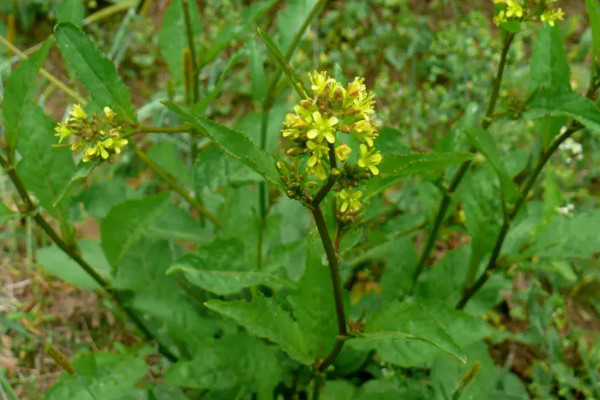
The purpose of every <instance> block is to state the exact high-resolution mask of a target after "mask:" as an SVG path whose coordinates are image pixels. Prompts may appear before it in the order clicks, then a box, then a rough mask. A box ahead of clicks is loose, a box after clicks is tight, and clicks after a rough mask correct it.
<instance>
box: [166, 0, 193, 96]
mask: <svg viewBox="0 0 600 400" xmlns="http://www.w3.org/2000/svg"><path fill="white" fill-rule="evenodd" d="M188 4H189V8H190V22H191V26H192V34H193V37H194V43H195V46H196V48H195V49H194V50H195V54H197V55H198V54H200V41H199V40H198V39H199V37H200V35H201V34H202V20H201V19H200V14H199V12H198V5H197V3H196V2H195V1H188ZM158 43H159V45H160V52H161V54H162V56H163V58H164V59H165V61H166V62H167V65H168V67H169V71H170V72H171V79H172V80H173V81H174V82H175V83H177V84H180V83H181V82H182V81H183V50H184V49H186V48H188V41H187V34H186V29H185V19H184V14H183V3H182V1H181V0H173V1H172V2H171V4H169V7H168V8H167V9H166V11H165V13H164V16H163V20H162V25H161V27H160V30H159V31H158Z"/></svg>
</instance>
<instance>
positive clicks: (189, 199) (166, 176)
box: [131, 142, 221, 227]
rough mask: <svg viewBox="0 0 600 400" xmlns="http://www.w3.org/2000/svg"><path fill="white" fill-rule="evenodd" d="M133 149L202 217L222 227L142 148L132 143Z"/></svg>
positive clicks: (215, 218)
mask: <svg viewBox="0 0 600 400" xmlns="http://www.w3.org/2000/svg"><path fill="white" fill-rule="evenodd" d="M131 148H132V149H133V152H134V153H135V155H136V156H137V157H138V158H139V159H140V160H142V161H143V162H144V163H145V164H146V165H147V166H148V167H149V168H150V169H151V170H152V171H154V172H155V173H156V174H157V175H158V176H159V177H160V178H161V179H162V180H163V181H164V182H165V183H166V184H167V185H168V186H169V187H170V188H171V189H173V191H175V192H176V193H177V194H179V195H180V196H181V197H183V198H184V199H185V200H186V201H187V202H188V203H189V204H190V205H191V206H192V207H194V208H195V209H196V211H198V213H199V214H200V215H204V216H205V217H206V218H208V219H210V220H211V221H212V223H213V224H215V225H216V226H217V227H220V226H221V223H220V222H219V220H218V219H217V217H215V216H214V215H213V214H212V213H211V212H210V211H208V210H207V209H206V208H204V206H203V205H202V204H200V203H199V202H198V201H197V200H196V199H195V198H194V197H192V196H190V194H189V193H188V192H187V191H186V190H185V189H184V188H183V187H181V186H179V184H178V183H177V181H176V180H175V179H174V178H173V177H172V176H171V175H169V173H168V172H166V171H165V170H163V169H162V168H161V167H159V166H158V164H156V163H155V162H154V161H152V160H151V159H150V157H148V155H147V154H146V153H144V152H143V151H142V150H140V148H139V147H137V145H136V144H135V143H134V142H131Z"/></svg>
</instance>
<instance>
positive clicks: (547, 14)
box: [540, 8, 565, 26]
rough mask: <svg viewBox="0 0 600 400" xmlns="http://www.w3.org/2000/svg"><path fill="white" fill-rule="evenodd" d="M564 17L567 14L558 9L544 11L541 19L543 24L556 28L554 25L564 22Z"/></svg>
mask: <svg viewBox="0 0 600 400" xmlns="http://www.w3.org/2000/svg"><path fill="white" fill-rule="evenodd" d="M564 16H565V13H564V12H563V10H562V9H560V8H558V9H556V10H546V11H544V13H543V14H542V15H541V17H540V19H541V20H542V22H547V23H548V25H550V26H554V24H556V21H562V20H563V18H564Z"/></svg>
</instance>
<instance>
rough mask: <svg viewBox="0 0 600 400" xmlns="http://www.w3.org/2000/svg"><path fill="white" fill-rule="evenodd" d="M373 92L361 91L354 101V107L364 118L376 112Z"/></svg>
mask: <svg viewBox="0 0 600 400" xmlns="http://www.w3.org/2000/svg"><path fill="white" fill-rule="evenodd" d="M374 97H375V95H374V94H373V93H368V94H367V92H361V93H360V94H359V95H358V97H357V98H356V99H354V101H353V102H352V108H354V109H355V110H356V111H357V112H358V113H359V115H361V116H362V117H363V118H368V116H369V115H371V114H373V113H374V112H375V108H374V107H373V105H374V104H375V101H374V100H373V98H374Z"/></svg>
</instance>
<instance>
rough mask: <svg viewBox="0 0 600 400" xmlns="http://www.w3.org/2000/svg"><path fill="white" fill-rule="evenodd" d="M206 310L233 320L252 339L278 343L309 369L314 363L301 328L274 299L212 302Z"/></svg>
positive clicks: (262, 298)
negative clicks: (253, 336) (309, 365)
mask: <svg viewBox="0 0 600 400" xmlns="http://www.w3.org/2000/svg"><path fill="white" fill-rule="evenodd" d="M206 306H207V307H208V308H209V309H211V310H213V311H215V312H218V313H219V314H222V315H224V316H226V317H228V318H231V319H233V320H234V321H235V322H237V323H238V324H240V325H241V326H243V327H244V328H245V329H246V330H247V331H248V333H250V334H251V335H255V336H257V337H260V338H265V339H268V340H270V341H272V342H274V343H277V345H278V346H279V347H280V348H281V349H282V350H283V351H285V352H286V353H287V354H288V355H289V356H290V357H291V358H292V359H294V360H296V361H298V362H301V363H303V364H307V365H308V364H310V363H311V362H312V358H310V356H309V354H308V349H307V343H306V340H305V339H304V337H303V336H302V331H301V330H300V326H299V324H298V323H297V322H296V321H294V320H293V319H292V318H291V317H290V315H289V314H288V313H287V312H286V311H285V310H283V309H282V308H281V306H280V305H279V304H277V303H276V302H275V301H274V300H273V299H268V298H265V297H263V296H258V297H256V298H255V299H254V300H253V301H252V302H246V301H230V302H226V301H220V300H210V301H208V302H207V303H206Z"/></svg>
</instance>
